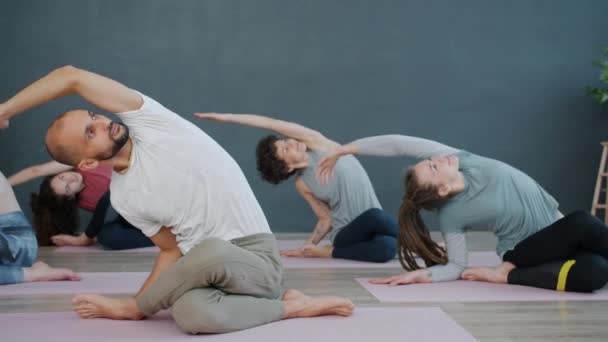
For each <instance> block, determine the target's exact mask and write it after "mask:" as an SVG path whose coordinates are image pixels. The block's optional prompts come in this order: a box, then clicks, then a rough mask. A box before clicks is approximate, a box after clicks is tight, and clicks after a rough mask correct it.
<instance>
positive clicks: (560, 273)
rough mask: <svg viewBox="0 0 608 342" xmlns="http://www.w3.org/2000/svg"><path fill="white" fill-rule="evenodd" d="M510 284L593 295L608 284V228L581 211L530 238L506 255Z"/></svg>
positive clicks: (567, 216) (504, 258)
mask: <svg viewBox="0 0 608 342" xmlns="http://www.w3.org/2000/svg"><path fill="white" fill-rule="evenodd" d="M503 260H504V261H508V262H511V263H513V264H514V265H515V266H516V267H517V268H516V269H514V270H513V271H511V272H510V273H509V276H508V282H509V284H518V285H527V286H534V287H540V288H545V289H552V290H558V291H574V292H592V291H595V290H597V289H599V288H601V287H603V286H604V285H605V284H606V282H608V227H607V226H606V225H605V224H604V223H603V222H601V221H600V220H598V219H597V218H596V217H594V216H592V215H591V214H589V213H587V212H584V211H577V212H574V213H572V214H569V215H566V216H565V217H563V218H561V219H559V220H557V221H556V222H554V223H553V224H551V225H550V226H548V227H546V228H544V229H542V230H540V231H538V232H536V233H534V234H532V235H530V236H529V237H528V238H526V239H525V240H523V241H521V242H520V243H518V244H517V245H516V246H515V248H514V249H512V250H510V251H508V252H506V253H505V255H504V256H503Z"/></svg>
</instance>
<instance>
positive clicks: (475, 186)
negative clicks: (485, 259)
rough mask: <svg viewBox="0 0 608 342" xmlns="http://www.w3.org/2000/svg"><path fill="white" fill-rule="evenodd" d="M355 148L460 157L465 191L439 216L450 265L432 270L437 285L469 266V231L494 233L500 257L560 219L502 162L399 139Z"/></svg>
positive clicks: (528, 181)
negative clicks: (489, 230) (471, 229)
mask: <svg viewBox="0 0 608 342" xmlns="http://www.w3.org/2000/svg"><path fill="white" fill-rule="evenodd" d="M353 144H355V145H356V146H357V148H358V149H359V152H360V153H365V154H373V155H385V156H387V155H407V156H410V157H417V158H428V157H431V156H433V155H442V154H443V155H448V154H456V155H457V156H458V159H459V161H460V171H461V172H462V174H463V175H464V182H465V188H464V190H463V191H462V192H461V193H459V194H457V195H456V196H454V197H453V198H451V199H450V200H449V201H448V202H447V203H446V204H445V205H444V206H443V207H442V208H440V209H439V211H438V215H439V225H440V230H441V232H442V235H443V238H444V240H445V242H446V247H447V254H448V263H447V264H446V265H436V266H432V267H429V270H430V271H431V277H432V280H433V281H434V282H439V281H448V280H455V279H458V278H459V277H460V274H461V273H462V271H463V270H464V269H465V268H466V267H467V247H466V236H465V230H466V229H468V228H477V227H482V228H485V229H488V228H489V229H491V230H492V231H493V232H494V234H496V236H497V237H498V245H497V247H496V251H497V253H498V254H499V255H501V256H502V255H503V254H504V253H505V252H506V251H508V250H509V249H512V248H513V247H514V246H515V245H516V244H517V243H518V242H520V241H522V240H523V239H525V238H527V237H528V236H530V235H531V234H533V233H535V232H536V231H538V230H540V229H542V228H544V227H546V226H548V225H550V224H551V223H553V222H555V220H556V219H557V218H559V217H560V216H561V214H560V213H559V210H558V203H557V201H555V199H554V198H553V197H551V195H549V194H548V193H547V192H546V191H545V190H544V189H543V188H542V187H541V186H540V185H539V184H538V183H536V182H535V181H534V180H533V179H532V178H530V177H529V176H528V175H526V174H525V173H523V172H521V171H519V170H517V169H515V168H514V167H512V166H509V165H507V164H505V163H503V162H500V161H497V160H494V159H490V158H484V157H481V156H477V155H475V154H472V153H469V152H466V151H460V150H457V149H454V148H452V147H448V146H445V145H442V144H440V143H437V142H434V141H430V140H426V139H420V138H414V137H407V136H399V135H385V136H378V137H371V138H365V139H360V140H357V141H355V142H353ZM389 153H390V154H389Z"/></svg>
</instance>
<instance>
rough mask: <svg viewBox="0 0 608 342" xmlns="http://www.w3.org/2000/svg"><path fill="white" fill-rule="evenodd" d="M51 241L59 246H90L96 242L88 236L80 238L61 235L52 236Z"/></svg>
mask: <svg viewBox="0 0 608 342" xmlns="http://www.w3.org/2000/svg"><path fill="white" fill-rule="evenodd" d="M51 240H52V241H53V243H54V244H55V245H57V246H89V245H92V244H93V243H94V242H95V239H91V238H89V237H88V236H86V235H84V234H81V235H79V236H73V235H67V234H59V235H53V236H51Z"/></svg>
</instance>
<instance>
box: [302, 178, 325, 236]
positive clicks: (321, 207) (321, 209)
mask: <svg viewBox="0 0 608 342" xmlns="http://www.w3.org/2000/svg"><path fill="white" fill-rule="evenodd" d="M296 189H297V190H298V192H299V193H300V195H302V197H304V199H305V200H306V202H308V204H309V205H310V207H311V208H312V211H313V212H314V213H315V215H316V216H317V219H318V221H317V225H316V226H315V229H314V230H313V231H312V234H310V236H309V237H308V239H307V240H306V243H305V244H314V245H316V244H318V243H319V242H320V241H321V240H323V238H324V237H325V235H327V233H328V232H329V231H330V230H331V212H330V209H329V206H328V205H327V204H325V202H323V201H320V200H319V199H317V198H316V197H315V196H314V195H313V194H312V193H311V192H310V189H309V188H308V186H307V185H306V183H304V181H303V180H302V178H298V179H296Z"/></svg>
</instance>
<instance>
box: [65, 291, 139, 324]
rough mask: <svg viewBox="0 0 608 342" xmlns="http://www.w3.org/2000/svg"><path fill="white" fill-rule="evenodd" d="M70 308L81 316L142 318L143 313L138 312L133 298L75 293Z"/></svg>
mask: <svg viewBox="0 0 608 342" xmlns="http://www.w3.org/2000/svg"><path fill="white" fill-rule="evenodd" d="M72 309H73V310H74V311H76V313H78V314H79V315H80V317H81V318H111V319H129V320H138V319H142V318H144V315H143V314H142V313H141V312H139V308H138V307H137V303H136V302H135V298H128V299H114V298H109V297H104V296H100V295H77V296H74V298H73V299H72Z"/></svg>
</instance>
